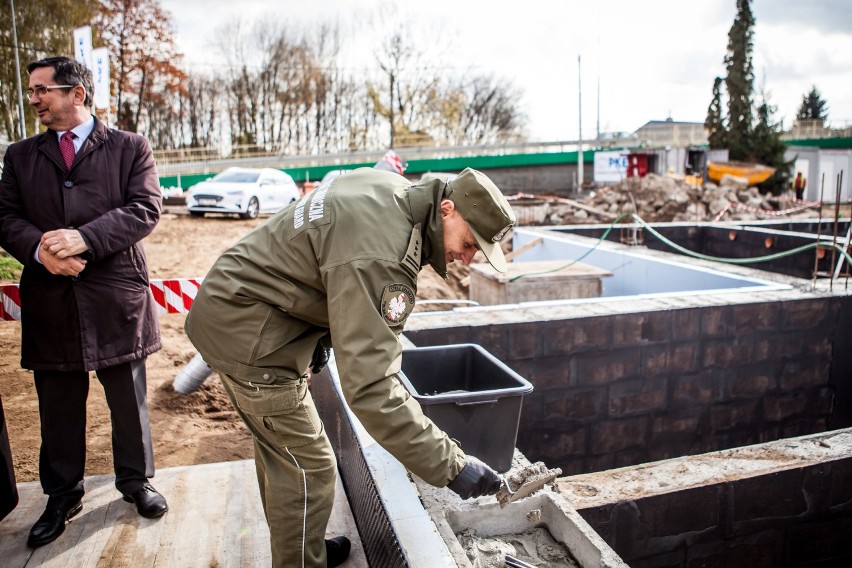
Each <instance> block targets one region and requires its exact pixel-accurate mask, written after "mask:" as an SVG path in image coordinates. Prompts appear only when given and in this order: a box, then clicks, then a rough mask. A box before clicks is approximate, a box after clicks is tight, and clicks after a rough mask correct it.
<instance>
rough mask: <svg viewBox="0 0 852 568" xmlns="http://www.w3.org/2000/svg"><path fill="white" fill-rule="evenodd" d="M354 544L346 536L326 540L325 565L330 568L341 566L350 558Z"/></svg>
mask: <svg viewBox="0 0 852 568" xmlns="http://www.w3.org/2000/svg"><path fill="white" fill-rule="evenodd" d="M351 548H352V543H351V542H349V539H348V538H346V537H345V536H336V537H334V538H332V539H326V540H325V558H326V560H325V563H326V566H328V568H334V567H335V566H340V565H341V564H343V563H344V562H346V559H347V558H349V550H350V549H351Z"/></svg>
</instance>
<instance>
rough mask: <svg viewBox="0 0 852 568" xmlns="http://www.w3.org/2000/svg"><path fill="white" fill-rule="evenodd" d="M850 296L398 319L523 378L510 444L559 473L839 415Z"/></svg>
mask: <svg viewBox="0 0 852 568" xmlns="http://www.w3.org/2000/svg"><path fill="white" fill-rule="evenodd" d="M850 304H852V299H850V298H848V297H847V298H843V297H825V298H819V297H809V298H804V299H801V300H786V301H772V302H759V303H753V304H735V305H712V306H705V307H690V308H684V309H669V310H661V311H651V312H639V313H629V314H614V315H601V316H595V317H585V318H573V319H558V320H551V321H542V322H535V323H505V324H499V325H498V324H493V325H478V326H461V327H448V328H442V329H423V330H419V331H412V332H406V335H407V336H408V337H409V339H411V340H412V341H413V342H414V344H415V345H418V346H428V345H442V344H453V343H479V344H480V345H482V346H483V347H484V348H485V349H487V350H488V351H490V352H491V353H493V354H494V355H495V356H497V357H498V358H500V359H501V360H503V361H505V362H506V363H507V364H508V365H509V366H510V367H512V368H513V369H515V370H516V371H517V372H518V373H519V374H520V375H522V376H523V377H525V378H527V379H528V380H529V381H530V382H532V383H533V385H534V387H535V390H534V392H533V393H531V394H530V395H527V396H525V397H524V404H523V410H522V413H521V422H520V428H519V432H518V441H517V447H518V448H519V449H520V450H521V451H522V452H523V453H524V454H525V455H526V456H527V457H528V458H529V459H530V460H533V461H536V460H543V461H545V462H547V463H548V465H549V466H551V467H556V466H558V467H561V468H562V469H563V472H564V473H565V474H566V475H571V474H575V473H584V472H591V471H600V470H605V469H611V468H614V467H621V466H627V465H633V464H638V463H643V462H647V461H655V460H659V459H664V458H670V457H677V456H682V455H688V454H694V453H703V452H709V451H714V450H720V449H725V448H731V447H737V446H743V445H749V444H754V443H760V442H767V441H772V440H777V439H781V438H786V437H791V436H799V435H804V434H809V433H816V432H822V431H825V430H827V429H829V428H832V427H839V426H838V425H842V424H843V423H844V422H847V423H848V422H849V420H850V419H852V417H849V416H847V415H845V414H844V415H839V414H838V411H841V412H846V413H848V412H849V411H850V410H852V404H850V401H849V398H852V386H849V383H850V380H849V379H850V377H849V376H848V375H849V364H846V363H845V362H844V363H840V362H839V361H835V360H834V359H838V360H840V359H844V360H847V359H849V357H848V355H847V353H848V349H847V350H845V352H839V353H838V352H837V351H836V348H835V346H836V345H845V346H848V345H849V344H850V343H852V340H851V339H850V336H852V321H850V314H852V309H850Z"/></svg>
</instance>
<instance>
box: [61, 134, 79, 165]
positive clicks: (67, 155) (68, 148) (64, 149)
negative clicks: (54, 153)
mask: <svg viewBox="0 0 852 568" xmlns="http://www.w3.org/2000/svg"><path fill="white" fill-rule="evenodd" d="M75 138H77V135H76V134H74V133H73V132H71V131H70V130H69V131H68V132H66V133H64V134H63V135H62V136H61V137H60V138H59V153H60V154H62V159H63V160H65V167H66V168H68V169H69V170H70V169H71V162H73V161H74V139H75Z"/></svg>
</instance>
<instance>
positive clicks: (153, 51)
mask: <svg viewBox="0 0 852 568" xmlns="http://www.w3.org/2000/svg"><path fill="white" fill-rule="evenodd" d="M100 2H101V8H100V11H99V13H98V15H97V16H96V18H95V24H96V26H97V27H98V28H99V29H100V30H101V33H102V35H103V38H104V41H105V42H106V44H107V46H108V47H109V48H110V54H111V56H112V60H113V61H114V62H115V63H114V65H113V66H112V68H113V69H114V70H115V81H114V85H115V88H116V108H117V118H116V124H117V125H118V126H119V128H123V129H125V130H131V131H136V130H137V129H138V128H140V127H141V123H142V122H143V116H142V113H143V109H145V108H151V106H150V105H148V106H147V107H146V99H147V98H149V97H151V98H156V95H158V94H159V91H160V90H161V89H163V90H166V91H169V92H172V93H181V92H183V91H184V89H185V85H184V81H185V80H186V74H185V73H184V72H183V71H182V70H181V69H180V68H179V66H178V65H179V63H180V55H179V53H178V51H177V46H176V45H175V43H174V39H173V38H174V30H173V27H172V22H171V17H170V16H169V15H168V13H167V12H165V11H164V10H163V9H162V8H161V7H160V4H159V2H158V1H157V0H100ZM153 102H154V103H156V102H157V101H153ZM144 122H146V123H147V124H149V125H150V120H149V119H148V118H145V120H144Z"/></svg>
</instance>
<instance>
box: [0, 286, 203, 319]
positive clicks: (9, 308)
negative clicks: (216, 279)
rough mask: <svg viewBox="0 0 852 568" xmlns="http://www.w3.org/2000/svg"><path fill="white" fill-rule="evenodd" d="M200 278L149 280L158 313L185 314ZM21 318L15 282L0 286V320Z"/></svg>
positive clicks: (19, 295) (190, 304) (19, 298)
mask: <svg viewBox="0 0 852 568" xmlns="http://www.w3.org/2000/svg"><path fill="white" fill-rule="evenodd" d="M201 280H202V279H201V278H173V279H169V280H151V294H152V295H153V296H154V302H156V304H157V313H158V314H185V313H187V312H188V311H189V308H190V307H191V306H192V302H193V300H195V295H196V294H197V293H198V288H199V287H200V286H201ZM20 319H21V294H20V292H19V290H18V285H17V284H4V285H2V286H0V320H6V321H12V320H20Z"/></svg>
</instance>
